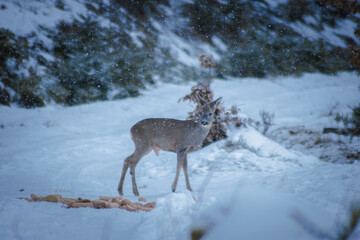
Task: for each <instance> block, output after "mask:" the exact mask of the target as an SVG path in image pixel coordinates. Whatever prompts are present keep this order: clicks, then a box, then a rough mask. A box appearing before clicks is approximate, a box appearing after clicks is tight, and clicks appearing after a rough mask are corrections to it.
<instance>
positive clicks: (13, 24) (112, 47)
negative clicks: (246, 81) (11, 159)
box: [0, 0, 360, 108]
mask: <svg viewBox="0 0 360 240" xmlns="http://www.w3.org/2000/svg"><path fill="white" fill-rule="evenodd" d="M359 19H360V18H359V15H358V14H352V13H350V12H346V11H345V10H341V9H337V8H334V7H331V6H329V5H325V4H323V1H320V0H316V1H312V0H302V1H295V0H288V1H285V0H284V1H283V0H281V1H274V0H268V1H263V0H252V1H247V0H245V1H202V0H194V1H188V0H181V1H178V0H158V1H131V0H121V1H119V0H74V1H70V0H52V1H42V0H28V1H20V0H4V1H2V2H1V3H0V37H1V39H2V40H1V42H0V50H1V51H2V53H3V55H2V58H1V62H0V104H3V105H11V104H14V105H18V106H21V107H26V108H34V107H41V106H45V105H47V104H49V103H51V102H56V103H58V104H62V105H70V106H72V105H77V104H83V103H89V102H94V101H98V100H116V99H122V98H127V97H134V96H139V95H140V94H141V92H142V91H143V90H144V89H146V88H148V87H151V86H152V85H154V84H155V83H157V82H177V83H184V82H188V81H201V80H204V78H206V77H207V76H208V72H209V71H207V69H205V70H203V69H201V68H200V64H199V62H198V57H199V54H201V53H205V54H207V55H210V56H212V57H213V58H214V59H215V61H216V64H217V65H216V67H214V68H213V70H212V71H211V74H212V75H214V76H217V77H219V78H231V77H235V78H242V77H259V78H266V77H276V76H289V75H292V76H300V75H302V74H304V73H314V72H321V73H325V74H335V73H337V72H342V71H352V70H354V67H353V66H352V65H350V64H349V62H348V61H347V59H348V57H349V51H348V49H347V48H348V46H350V45H356V44H359V39H357V38H356V36H355V35H354V31H355V29H356V28H357V23H358V22H359Z"/></svg>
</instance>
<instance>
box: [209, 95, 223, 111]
mask: <svg viewBox="0 0 360 240" xmlns="http://www.w3.org/2000/svg"><path fill="white" fill-rule="evenodd" d="M221 99H222V97H219V98H218V99H216V100H215V101H212V102H211V103H210V106H211V107H212V108H214V109H216V108H218V106H219V104H220V102H221Z"/></svg>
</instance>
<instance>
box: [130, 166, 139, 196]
mask: <svg viewBox="0 0 360 240" xmlns="http://www.w3.org/2000/svg"><path fill="white" fill-rule="evenodd" d="M136 165H137V162H135V163H133V164H131V168H130V173H131V180H132V189H133V193H134V195H135V196H139V191H138V189H137V185H136V179H135V168H136Z"/></svg>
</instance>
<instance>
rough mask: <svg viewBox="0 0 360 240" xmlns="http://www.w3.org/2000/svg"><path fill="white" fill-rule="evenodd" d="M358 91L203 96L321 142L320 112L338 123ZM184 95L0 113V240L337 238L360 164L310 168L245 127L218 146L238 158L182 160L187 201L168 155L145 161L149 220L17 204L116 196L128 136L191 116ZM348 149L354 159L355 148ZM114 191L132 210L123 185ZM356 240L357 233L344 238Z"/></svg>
mask: <svg viewBox="0 0 360 240" xmlns="http://www.w3.org/2000/svg"><path fill="white" fill-rule="evenodd" d="M358 85H359V78H358V77H357V76H356V74H352V73H342V74H339V75H338V76H333V77H330V76H325V75H320V74H307V75H304V76H303V77H301V78H275V79H268V80H257V79H231V80H229V81H220V80H216V81H215V82H214V83H213V85H212V88H213V89H214V91H215V95H216V96H215V97H219V96H222V97H223V103H224V104H225V106H227V107H230V106H231V105H234V104H235V105H237V106H239V107H240V109H241V114H242V115H246V116H249V117H251V118H253V119H259V111H260V110H265V111H268V112H271V113H274V114H275V119H274V123H275V126H273V127H272V129H271V130H274V131H275V130H276V129H279V128H284V127H299V126H301V127H306V128H309V129H318V130H319V131H321V129H322V128H323V127H325V126H329V125H331V124H333V116H329V114H328V112H329V110H330V109H331V108H333V106H334V105H336V111H338V112H349V111H350V109H349V108H348V106H349V105H350V106H351V105H355V104H357V103H358V102H359V100H360V98H359V95H360V94H359V91H358ZM190 88H191V85H190V84H187V85H172V84H159V85H158V87H157V88H155V89H149V90H147V91H145V92H144V94H143V95H142V96H140V97H138V98H131V99H126V100H120V101H109V102H98V103H93V104H88V105H81V106H76V107H61V106H58V105H52V106H47V107H45V108H38V109H33V110H26V109H21V108H17V107H15V106H13V107H11V108H8V107H0V126H1V128H0V192H1V195H0V239H189V238H190V232H191V230H192V229H198V230H199V229H200V230H201V229H204V230H205V231H206V234H205V237H204V239H316V237H314V236H313V235H311V234H309V233H308V231H306V230H304V228H303V225H306V224H307V225H311V223H314V224H315V225H313V227H314V228H316V229H318V230H319V231H324V232H325V233H327V234H328V235H330V236H335V235H336V234H337V232H338V231H340V230H341V227H342V224H343V223H344V222H346V217H347V216H348V208H349V207H350V205H351V203H352V201H355V200H359V199H360V188H359V184H358V183H359V182H360V162H359V161H357V162H355V163H354V164H332V163H327V162H324V161H320V160H319V159H318V158H317V157H316V156H315V155H312V154H311V152H309V151H308V152H305V153H304V152H299V151H295V150H293V149H291V150H288V149H286V148H285V147H283V146H282V145H281V143H280V144H279V143H277V142H275V141H274V140H271V139H269V138H267V137H265V136H263V135H262V134H260V133H259V132H257V131H256V130H255V129H254V128H252V127H247V128H240V129H233V130H231V131H230V132H229V141H232V142H233V143H241V144H239V146H241V147H238V148H236V147H235V149H232V151H229V150H228V149H226V148H225V147H224V145H225V141H219V142H217V143H214V144H212V145H210V146H208V147H206V148H204V149H202V150H200V151H198V152H196V153H192V154H190V155H189V171H190V181H191V184H192V187H193V189H194V192H193V193H190V192H188V191H187V190H186V187H185V181H184V177H183V174H182V173H181V175H180V178H179V184H178V188H177V192H176V193H171V191H170V189H171V184H172V180H173V177H174V175H175V168H176V156H175V154H173V153H166V152H161V154H160V156H159V157H156V156H155V154H154V153H150V154H149V155H148V156H146V157H145V158H144V159H143V160H142V161H140V163H139V164H138V167H137V169H136V170H137V182H138V186H139V191H140V195H141V196H144V197H145V198H146V199H147V200H148V201H156V202H157V206H156V208H155V209H154V210H153V211H151V212H138V213H132V212H127V211H125V210H121V209H102V210H98V209H85V208H84V209H65V208H62V207H61V204H56V203H45V202H41V203H29V202H26V201H24V200H19V199H17V198H18V197H28V196H29V195H30V194H31V193H35V194H38V195H48V194H61V195H63V196H64V197H75V198H76V197H82V198H89V199H96V198H98V197H99V196H101V195H110V196H116V195H117V184H118V181H119V178H120V172H121V168H122V164H123V159H124V158H125V157H126V156H128V155H129V154H131V153H132V151H133V143H132V141H131V139H130V136H129V129H130V127H131V126H132V125H133V124H134V123H136V122H137V121H139V120H141V119H143V118H147V117H170V118H178V119H185V118H186V116H187V112H189V111H191V110H192V109H193V107H194V106H192V105H190V104H189V103H186V102H181V103H178V99H179V98H181V97H183V96H184V95H185V94H187V93H189V91H190ZM289 137H291V136H290V135H289ZM334 144H335V143H334ZM352 144H355V145H356V144H357V145H356V146H359V148H358V149H360V145H359V139H358V138H357V139H354V140H353V143H352ZM21 190H23V191H21ZM124 192H125V197H126V198H129V199H130V200H134V201H136V200H137V198H136V197H134V196H133V194H132V190H131V181H130V177H129V175H127V177H126V179H125V184H124ZM192 196H194V197H195V200H193V197H192ZM304 219H305V220H304ZM311 226H312V225H311ZM359 234H360V227H359V226H358V228H357V232H356V233H355V235H354V236H353V237H352V238H351V239H359V238H360V235H359Z"/></svg>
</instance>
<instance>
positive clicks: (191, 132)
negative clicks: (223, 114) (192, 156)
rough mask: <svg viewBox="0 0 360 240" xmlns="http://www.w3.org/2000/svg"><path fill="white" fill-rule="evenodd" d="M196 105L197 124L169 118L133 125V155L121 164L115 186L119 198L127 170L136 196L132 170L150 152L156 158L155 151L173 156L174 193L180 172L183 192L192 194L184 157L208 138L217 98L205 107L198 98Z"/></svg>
mask: <svg viewBox="0 0 360 240" xmlns="http://www.w3.org/2000/svg"><path fill="white" fill-rule="evenodd" d="M196 97H197V99H198V101H199V103H200V114H199V121H198V122H196V121H194V120H186V121H181V120H176V119H169V118H148V119H144V120H141V121H140V122H138V123H136V124H135V125H134V126H133V127H132V128H131V130H130V133H131V137H132V140H133V142H134V144H135V151H134V153H133V154H131V155H130V156H128V157H127V158H126V159H125V160H124V165H123V169H122V173H121V178H120V182H119V186H118V191H119V194H120V195H123V194H124V193H123V184H124V179H125V175H126V172H127V169H128V168H129V167H130V174H131V175H132V178H131V180H132V189H133V192H134V194H135V195H136V196H139V192H138V189H137V186H136V180H135V168H136V165H137V164H138V162H139V161H140V159H141V158H142V157H144V156H145V155H147V154H148V153H150V152H151V150H154V152H155V154H156V155H157V156H158V155H159V150H163V151H168V152H175V153H176V154H177V166H176V175H175V179H174V182H173V184H172V191H173V192H175V189H176V185H177V182H178V178H179V173H180V170H181V168H183V170H184V175H185V181H186V188H187V189H188V190H189V191H192V189H191V186H190V182H189V177H188V171H187V166H188V164H187V154H188V153H189V152H193V151H196V150H198V149H200V148H201V145H202V143H203V141H204V139H205V137H206V136H207V135H208V133H209V130H210V128H211V126H212V123H213V120H214V112H215V110H216V108H217V107H218V105H219V103H220V100H221V98H218V99H217V100H215V101H213V102H211V103H207V102H205V101H204V100H203V99H201V97H200V96H198V95H197V96H196Z"/></svg>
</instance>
